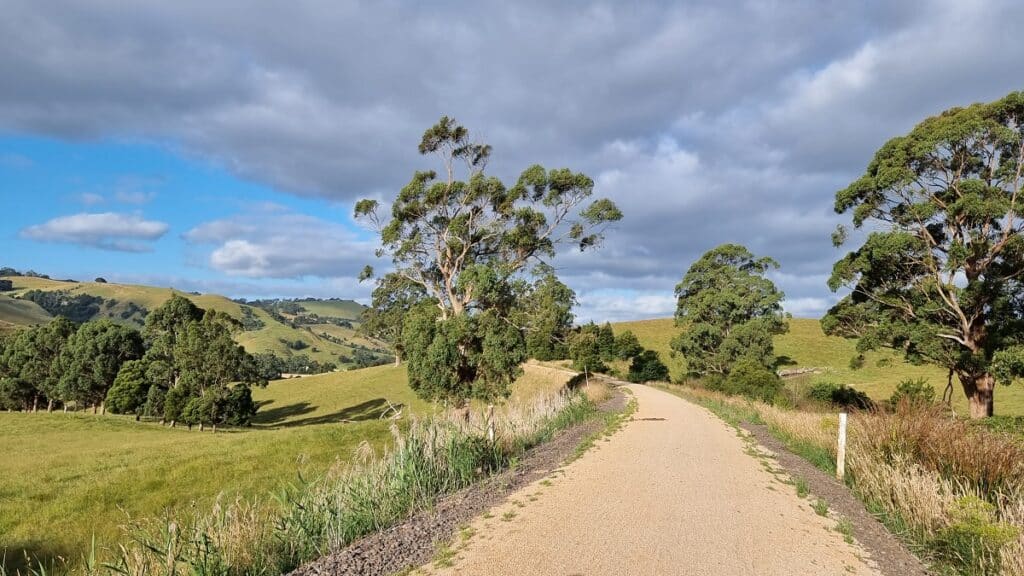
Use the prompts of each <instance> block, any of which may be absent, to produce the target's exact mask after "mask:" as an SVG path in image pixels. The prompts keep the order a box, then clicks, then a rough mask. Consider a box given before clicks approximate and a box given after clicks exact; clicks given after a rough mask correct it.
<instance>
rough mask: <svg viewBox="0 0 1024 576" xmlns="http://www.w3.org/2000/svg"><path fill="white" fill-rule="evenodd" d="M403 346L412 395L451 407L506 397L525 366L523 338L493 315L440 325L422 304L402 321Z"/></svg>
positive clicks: (433, 309) (458, 318)
mask: <svg viewBox="0 0 1024 576" xmlns="http://www.w3.org/2000/svg"><path fill="white" fill-rule="evenodd" d="M402 340H403V342H404V346H405V350H406V352H407V354H408V357H409V385H410V386H411V387H412V389H413V390H415V391H416V393H417V394H419V395H420V397H422V398H425V399H428V400H444V401H447V402H451V403H453V404H456V405H460V404H461V403H463V402H464V401H465V400H467V399H470V398H478V399H482V400H488V401H489V400H494V399H496V398H501V397H505V396H507V395H508V393H509V386H510V385H511V384H512V381H513V380H515V379H516V377H518V375H519V374H520V368H519V365H520V364H521V363H522V362H523V361H524V360H526V346H525V344H524V342H523V335H522V333H521V332H520V331H519V330H518V329H517V328H516V327H515V326H512V325H511V324H509V323H507V322H505V321H504V320H503V319H502V318H500V317H499V316H498V315H497V314H496V313H495V312H493V311H485V312H481V313H479V314H476V315H473V316H469V315H459V316H453V317H450V318H447V319H444V318H441V315H440V311H439V310H438V308H437V306H435V305H431V304H429V303H423V304H421V305H419V306H417V307H416V308H414V309H413V310H412V311H410V312H409V314H408V315H407V318H406V320H405V325H404V328H403V332H402Z"/></svg>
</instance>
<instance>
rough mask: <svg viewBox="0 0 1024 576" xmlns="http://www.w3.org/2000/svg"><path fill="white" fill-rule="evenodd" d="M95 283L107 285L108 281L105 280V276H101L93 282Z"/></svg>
mask: <svg viewBox="0 0 1024 576" xmlns="http://www.w3.org/2000/svg"><path fill="white" fill-rule="evenodd" d="M93 282H95V283H97V284H106V283H107V279H106V278H104V277H103V276H100V277H99V278H97V279H95V280H93Z"/></svg>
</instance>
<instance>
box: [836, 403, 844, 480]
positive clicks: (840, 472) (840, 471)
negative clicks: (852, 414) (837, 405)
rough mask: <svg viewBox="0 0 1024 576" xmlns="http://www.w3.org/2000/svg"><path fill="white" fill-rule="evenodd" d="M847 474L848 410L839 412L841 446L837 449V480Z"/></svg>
mask: <svg viewBox="0 0 1024 576" xmlns="http://www.w3.org/2000/svg"><path fill="white" fill-rule="evenodd" d="M845 475H846V412H840V413H839V448H838V449H837V450H836V480H839V481H840V482H842V481H843V476H845Z"/></svg>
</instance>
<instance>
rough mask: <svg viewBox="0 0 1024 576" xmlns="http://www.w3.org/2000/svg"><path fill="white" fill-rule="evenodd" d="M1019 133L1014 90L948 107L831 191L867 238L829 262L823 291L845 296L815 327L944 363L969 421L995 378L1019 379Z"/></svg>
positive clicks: (1020, 110) (1023, 257) (1021, 96)
mask: <svg viewBox="0 0 1024 576" xmlns="http://www.w3.org/2000/svg"><path fill="white" fill-rule="evenodd" d="M1022 135H1024V92H1015V93H1012V94H1010V95H1008V96H1006V97H1005V98H1003V99H1001V100H998V101H995V102H992V103H988V104H973V105H971V106H968V107H966V108H953V109H950V110H947V111H945V112H943V113H942V114H940V115H938V116H934V117H932V118H928V119H926V120H925V121H923V122H921V123H920V124H918V125H917V126H916V127H915V128H914V129H913V130H911V131H910V132H909V133H908V134H906V135H905V136H898V137H896V138H893V139H891V140H889V141H888V142H886V143H885V145H883V146H882V147H881V148H880V149H879V150H878V151H877V152H876V153H875V156H874V158H873V159H872V160H871V163H870V164H869V165H868V167H867V170H866V171H865V173H864V174H863V175H862V176H861V177H860V178H858V179H857V180H855V181H854V182H853V183H851V184H850V185H849V186H847V187H846V188H844V189H842V190H840V191H839V192H837V193H836V203H835V208H836V212H838V213H850V214H851V215H852V219H853V225H854V226H855V227H856V228H866V229H867V230H869V231H870V233H868V234H867V235H866V237H860V238H863V243H862V244H861V245H860V246H859V247H858V248H856V249H854V250H853V251H851V252H849V253H848V254H846V256H844V257H843V258H842V259H841V260H840V261H839V262H837V263H836V264H835V266H834V268H833V272H832V276H831V278H830V279H829V286H830V287H831V288H832V289H833V290H839V289H840V288H844V287H845V288H847V289H849V290H850V292H849V294H848V295H847V296H845V297H844V298H843V299H842V300H841V301H840V302H839V303H838V304H837V305H836V306H835V307H834V308H832V310H830V311H829V313H828V315H827V316H826V318H825V319H824V321H823V324H822V325H823V327H824V328H825V330H826V331H827V332H828V333H830V334H839V335H843V336H847V337H851V338H856V339H857V340H858V348H859V350H860V351H864V350H871V349H875V348H880V347H888V348H892V349H895V350H897V351H899V352H901V353H902V354H904V355H905V357H906V358H907V359H908V360H910V361H912V362H917V363H931V364H935V365H938V366H941V367H943V368H945V369H947V370H948V372H949V376H950V385H952V377H953V376H954V375H955V376H957V379H958V380H959V381H960V384H961V386H962V387H963V390H964V393H965V395H966V396H967V400H968V403H969V406H970V415H971V416H972V417H975V418H978V417H984V416H990V415H992V413H993V407H994V392H995V385H996V383H997V382H1002V383H1005V384H1009V383H1010V382H1012V381H1013V380H1015V379H1016V378H1018V377H1020V376H1021V375H1022V374H1024V289H1022V284H1021V277H1022V275H1024V238H1022V235H1021V232H1022V231H1024V218H1022V215H1021V213H1020V211H1021V202H1022V201H1024V199H1022V198H1021V195H1022V190H1021V186H1022V182H1024V178H1022V168H1024V138H1022ZM847 237H848V234H847V233H846V230H845V229H843V228H840V229H839V230H837V232H836V234H835V235H834V238H833V240H834V242H835V243H836V245H837V246H838V245H841V244H843V243H844V242H845V241H846V240H847Z"/></svg>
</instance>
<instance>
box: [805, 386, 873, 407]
mask: <svg viewBox="0 0 1024 576" xmlns="http://www.w3.org/2000/svg"><path fill="white" fill-rule="evenodd" d="M807 397H808V398H809V399H811V400H815V401H817V402H821V403H823V404H831V405H833V406H837V407H840V408H856V409H858V410H870V409H871V408H874V406H875V403H874V402H872V401H871V398H869V397H868V395H867V394H865V393H863V392H861V391H860V390H857V389H856V388H851V387H849V386H847V385H846V384H836V383H835V382H832V381H830V380H823V381H821V382H817V383H815V384H814V385H813V386H811V388H810V389H809V390H808V391H807Z"/></svg>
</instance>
